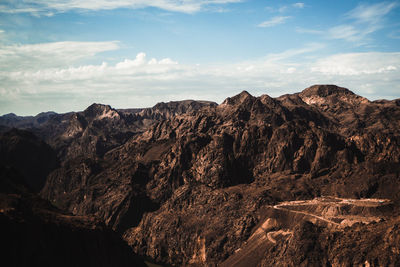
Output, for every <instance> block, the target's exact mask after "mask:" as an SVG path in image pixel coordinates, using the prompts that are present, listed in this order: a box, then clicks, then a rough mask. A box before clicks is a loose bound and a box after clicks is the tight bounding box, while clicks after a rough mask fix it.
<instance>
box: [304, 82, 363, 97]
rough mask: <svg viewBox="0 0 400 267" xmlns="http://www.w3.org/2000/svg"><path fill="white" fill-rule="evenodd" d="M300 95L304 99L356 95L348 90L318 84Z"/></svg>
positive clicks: (331, 85)
mask: <svg viewBox="0 0 400 267" xmlns="http://www.w3.org/2000/svg"><path fill="white" fill-rule="evenodd" d="M300 95H301V96H302V97H310V96H320V97H327V96H329V95H355V94H354V93H353V92H352V91H350V90H349V89H347V88H344V87H339V86H337V85H333V84H317V85H313V86H310V87H308V88H306V89H304V90H303V91H302V92H301V93H300Z"/></svg>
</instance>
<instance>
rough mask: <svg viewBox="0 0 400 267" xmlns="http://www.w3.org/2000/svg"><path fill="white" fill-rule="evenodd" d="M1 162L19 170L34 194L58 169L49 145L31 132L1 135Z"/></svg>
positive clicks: (13, 132) (54, 155) (55, 157)
mask: <svg viewBox="0 0 400 267" xmlns="http://www.w3.org/2000/svg"><path fill="white" fill-rule="evenodd" d="M0 162H1V164H3V165H5V166H11V167H13V168H15V169H18V170H19V171H20V173H21V174H22V177H23V179H24V181H25V183H26V184H27V185H28V186H29V187H30V188H31V189H32V190H33V191H34V192H39V191H40V190H41V189H42V188H43V186H44V184H45V182H46V177H47V175H48V174H49V173H50V172H51V171H52V170H54V169H55V168H56V167H58V160H57V156H56V153H55V152H54V151H53V149H52V148H51V147H50V146H49V145H47V144H46V143H45V142H43V141H41V140H40V139H38V138H37V137H36V136H35V135H34V134H32V133H31V132H28V131H24V130H17V129H13V130H10V131H8V132H5V133H3V134H0Z"/></svg>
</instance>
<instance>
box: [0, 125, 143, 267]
mask: <svg viewBox="0 0 400 267" xmlns="http://www.w3.org/2000/svg"><path fill="white" fill-rule="evenodd" d="M0 151H1V155H2V157H3V158H2V160H1V161H0V221H1V227H0V235H1V244H2V250H1V259H2V263H3V264H7V266H55V265H56V266H146V265H145V263H144V261H143V259H142V258H140V257H138V256H137V255H136V254H134V253H133V251H132V249H131V248H130V247H129V246H128V245H127V244H126V243H125V242H124V241H123V240H122V239H121V237H120V236H118V235H117V234H116V233H115V232H114V231H112V230H111V229H110V228H109V227H107V226H106V225H105V224H104V223H103V222H102V221H101V220H99V219H98V218H95V217H93V216H74V215H72V214H71V213H69V212H64V211H62V210H60V209H58V208H56V207H54V206H52V205H51V204H50V203H49V202H48V201H47V200H44V199H42V198H40V197H39V196H38V195H37V194H35V193H34V192H32V191H31V189H34V190H36V191H37V190H40V189H41V187H42V186H43V179H42V178H43V177H44V178H45V177H46V175H47V173H48V172H49V171H51V169H52V168H53V169H54V167H55V166H54V158H55V152H53V151H52V149H51V148H50V147H49V146H48V145H46V144H44V143H43V142H42V141H40V140H38V139H37V138H36V137H35V136H34V135H33V134H31V133H29V132H26V131H22V130H15V129H14V130H12V131H10V132H7V133H5V134H3V135H2V136H0ZM52 164H53V165H52ZM22 174H23V175H22Z"/></svg>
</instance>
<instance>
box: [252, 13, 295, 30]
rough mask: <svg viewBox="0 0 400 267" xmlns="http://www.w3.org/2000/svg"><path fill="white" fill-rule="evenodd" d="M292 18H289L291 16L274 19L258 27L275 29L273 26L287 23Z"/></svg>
mask: <svg viewBox="0 0 400 267" xmlns="http://www.w3.org/2000/svg"><path fill="white" fill-rule="evenodd" d="M290 18H291V17H289V16H277V17H273V18H271V19H270V20H266V21H263V22H261V23H260V24H258V27H262V28H267V27H273V26H276V25H279V24H283V23H285V22H286V21H287V20H288V19H290Z"/></svg>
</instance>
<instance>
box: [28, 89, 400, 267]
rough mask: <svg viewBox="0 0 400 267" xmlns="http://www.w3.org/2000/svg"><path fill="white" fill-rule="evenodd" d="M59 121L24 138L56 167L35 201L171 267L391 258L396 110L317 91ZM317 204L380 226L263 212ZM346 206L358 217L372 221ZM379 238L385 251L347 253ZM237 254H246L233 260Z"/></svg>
mask: <svg viewBox="0 0 400 267" xmlns="http://www.w3.org/2000/svg"><path fill="white" fill-rule="evenodd" d="M63 116H64V117H63V118H64V122H63V123H61V124H59V125H61V126H59V127H58V129H60V130H59V131H56V132H54V133H52V134H49V132H50V131H49V129H50V128H51V125H52V123H54V122H52V121H51V120H49V121H47V122H46V125H45V126H41V127H39V128H36V129H34V131H35V132H36V133H37V134H38V135H39V136H41V137H42V138H43V139H44V140H46V141H47V142H48V143H49V144H50V145H51V146H52V147H53V148H54V149H55V150H56V151H57V154H58V156H59V159H60V161H61V165H60V167H59V168H57V169H55V170H54V171H52V172H51V173H50V174H49V175H48V176H47V180H46V184H45V186H44V188H43V189H42V191H41V196H42V197H44V198H46V199H48V200H49V201H50V202H51V203H53V204H54V205H56V206H57V207H59V208H61V209H65V210H68V211H69V212H71V213H73V214H75V215H77V216H94V217H96V218H99V219H100V220H102V221H104V222H105V223H106V225H108V226H110V227H112V228H113V229H114V230H116V231H117V232H119V233H120V234H121V235H122V236H123V238H124V239H125V240H126V241H127V242H128V243H129V244H130V245H131V247H132V248H133V250H134V251H135V252H136V253H138V254H140V255H143V256H147V257H150V258H152V259H154V260H155V261H158V262H163V263H167V264H170V265H176V266H184V265H193V266H196V265H197V266H215V265H217V264H222V263H223V262H225V263H223V264H226V266H229V263H232V262H234V263H238V262H239V260H238V258H239V259H245V260H248V259H249V257H248V255H253V256H251V259H253V260H255V259H256V260H255V262H254V265H262V266H271V265H287V266H299V265H303V266H307V265H308V266H310V265H315V266H324V265H326V266H330V265H335V264H336V265H339V266H342V265H343V266H346V265H351V264H366V263H365V261H368V262H369V263H368V264H371V265H374V264H375V265H380V264H383V265H385V264H386V263H388V264H389V265H390V264H395V263H396V262H399V261H398V255H399V254H396V251H398V248H399V241H398V239H396V238H397V237H396V236H397V233H398V230H397V229H398V222H399V217H398V216H399V215H398V203H399V200H400V193H399V192H400V190H399V189H400V178H399V172H400V162H399V158H400V145H399V144H400V106H399V101H398V100H393V101H388V100H381V101H373V102H371V101H369V100H367V99H365V98H363V97H361V96H358V95H356V94H354V93H353V92H351V91H350V90H348V89H345V88H341V87H337V86H334V85H315V86H312V87H310V88H307V89H305V90H304V91H302V92H300V93H297V94H292V95H284V96H281V97H278V98H271V97H269V96H268V95H262V96H260V97H254V96H252V95H250V94H249V93H248V92H246V91H244V92H242V93H240V94H238V95H236V96H234V97H231V98H227V99H226V100H225V101H224V102H223V103H221V104H220V105H216V104H215V103H210V102H197V101H182V102H170V103H160V104H157V105H156V106H154V107H153V108H151V109H132V110H114V109H112V108H111V107H109V106H104V105H99V104H95V105H92V106H90V107H89V108H88V109H86V110H85V111H83V112H80V113H73V114H71V115H68V116H69V117H68V118H67V117H66V116H67V115H63ZM46 127H47V128H46ZM321 196H332V197H340V198H346V199H358V198H376V199H385V201H386V199H388V200H389V201H390V203H391V204H390V209H389V211H385V212H386V213H385V212H383V213H379V212H380V211H379V212H377V214H378V213H379V216H378V215H376V216H378V217H379V218H380V219H379V220H371V221H368V220H367V221H360V222H358V224H357V223H356V224H351V223H348V226H347V228H346V227H331V225H330V224H329V223H327V222H326V221H325V223H323V221H324V220H321V219H319V220H317V221H315V218H316V217H315V216H317V217H322V218H324V219H325V220H331V219H332V218H331V217H329V216H328V217H324V216H325V215H326V214H325V213H329V212H331V213H334V210H335V209H336V208H337V207H336V206H335V205H331V206H329V207H325V206H326V205H325V206H324V204H323V203H322V202H321V203H319V202H318V203H316V204H315V206H317V207H319V208H320V209H324V208H326V209H327V210H330V211H329V212H328V211H326V212H325V213H324V214H322V213H320V211H319V209H318V208H316V209H311V211H307V213H311V214H312V216H311V215H309V214H308V215H305V214H303V215H301V212H303V213H304V212H305V211H302V210H300V211H299V210H297V212H293V211H288V210H282V209H276V208H274V207H280V206H279V205H281V204H282V203H286V202H287V201H295V200H312V199H314V198H318V197H321ZM377 201H379V200H377ZM277 205H278V206H277ZM385 207H386V206H385ZM286 208H287V207H286ZM296 209H297V207H296ZM344 209H350V210H351V211H352V212H353V211H354V212H355V215H354V216H355V217H357V216H359V217H360V216H361V217H363V216H364V217H368V216H367V215H368V214H369V213H373V214H375V211H372V210H371V209H370V208H357V209H354V210H353V209H352V208H344ZM377 209H380V208H377ZM322 215H323V216H322ZM343 216H344V215H343ZM352 216H353V215H352ZM370 217H371V216H370ZM372 217H373V216H372ZM357 218H358V217H357ZM368 218H369V217H368ZM339 219H341V218H339ZM339 219H338V218H336V217H335V219H334V220H333V219H332V220H333V222H335V223H336V224H339V223H341V221H340V222H338V220H339ZM347 219H348V218H347ZM353 219H354V218H353ZM268 220H269V221H268ZM343 220H344V219H343ZM266 221H268V223H267V225H269V226H268V227H270V228H268V229H269V230H271V231H269V232H273V233H271V234H269V235H268V236H266V237H265V238H266V239H265V240H266V242H264V241H265V240H264V239H262V238H261V239H260V238H259V237H257V238H258V239H257V238H256V240H258V241H257V242H261V241H260V240H262V242H263V243H262V245H260V246H259V247H262V248H264V250H262V251H261V252H260V250H254V251H253V250H252V248H251V247H252V246H253V245H252V244H255V243H252V242H253V241H252V240H255V239H254V238H255V237H254V233H255V232H257V229H259V225H260V224H261V225H263V224H264V223H265V222H266ZM285 221H286V222H291V223H290V225H285V224H284V222H285ZM321 221H322V222H321ZM269 232H267V233H269ZM379 234H382V235H383V236H384V238H385V239H384V240H386V241H384V240H377V242H378V243H379V244H377V245H376V246H374V247H371V246H369V245H367V246H366V247H363V248H365V249H361V250H359V249H357V246H361V245H362V244H364V243H365V244H371V242H370V239H374V238H375V239H377V236H378V235H379ZM356 237H357V238H359V242H358V243H354V242H353V241H352V240H353V239H354V238H356ZM375 239H374V240H375ZM271 240H273V241H275V242H273V241H271ZM313 240H316V241H313ZM268 242H269V243H268ZM385 242H386V243H385ZM246 244H247V245H246ZM257 244H258V243H257ZM260 244H261V243H260ZM342 245H343V246H345V247H346V249H345V250H344V251H343V252H340V253H339V252H338V250H339V248H340V246H342ZM249 247H250V248H249ZM255 247H257V246H255ZM240 250H242V251H244V252H243V255H242V254H237V253H239V252H236V253H235V251H240ZM303 250H304V251H303ZM246 251H251V253H250V252H249V253H247V252H246ZM281 251H290V253H289V254H279V253H281ZM379 251H385V253H382V254H381V255H382V256H379V255H378V254H379V253H380V252H379ZM246 253H247V254H246ZM252 253H253V254H252ZM254 253H255V254H257V255H259V256H257V257H256V256H254V255H255V254H254ZM355 253H356V254H357V253H359V254H358V255H359V256H357V257H358V258H357V260H353V256H354V254H355ZM235 255H239V256H235ZM319 255H321V257H319ZM335 255H337V256H335ZM350 255H351V256H350ZM374 255H376V257H375V256H374ZM396 255H397V256H396ZM386 256H387V259H388V260H386V261H385V260H384V259H383V257H386ZM246 257H247V258H246ZM231 266H232V264H231ZM238 266H239V265H238Z"/></svg>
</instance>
